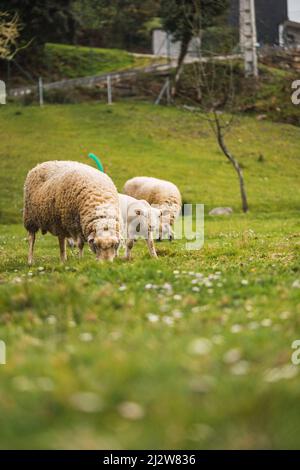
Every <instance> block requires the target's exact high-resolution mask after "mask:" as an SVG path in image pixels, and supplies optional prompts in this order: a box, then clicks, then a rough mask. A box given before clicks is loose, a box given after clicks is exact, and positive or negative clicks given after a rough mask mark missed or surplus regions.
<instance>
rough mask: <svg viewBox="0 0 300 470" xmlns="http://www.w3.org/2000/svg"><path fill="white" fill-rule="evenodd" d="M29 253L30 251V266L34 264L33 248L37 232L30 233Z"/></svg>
mask: <svg viewBox="0 0 300 470" xmlns="http://www.w3.org/2000/svg"><path fill="white" fill-rule="evenodd" d="M28 241H29V251H28V264H32V263H33V248H34V242H35V232H28Z"/></svg>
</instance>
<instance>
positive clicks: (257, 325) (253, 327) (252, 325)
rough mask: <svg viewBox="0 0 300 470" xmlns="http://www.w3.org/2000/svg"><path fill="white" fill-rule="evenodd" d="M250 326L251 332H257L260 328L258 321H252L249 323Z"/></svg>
mask: <svg viewBox="0 0 300 470" xmlns="http://www.w3.org/2000/svg"><path fill="white" fill-rule="evenodd" d="M248 326H249V329H250V330H257V328H258V327H259V324H258V322H257V321H252V322H250V323H249V325H248Z"/></svg>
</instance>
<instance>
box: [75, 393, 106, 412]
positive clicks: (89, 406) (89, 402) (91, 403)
mask: <svg viewBox="0 0 300 470" xmlns="http://www.w3.org/2000/svg"><path fill="white" fill-rule="evenodd" d="M70 403H71V405H72V406H73V408H75V409H77V410H79V411H83V412H84V413H97V412H98V411H101V409H102V400H101V399H100V397H99V396H98V395H97V394H96V393H92V392H78V393H74V394H73V395H71V397H70Z"/></svg>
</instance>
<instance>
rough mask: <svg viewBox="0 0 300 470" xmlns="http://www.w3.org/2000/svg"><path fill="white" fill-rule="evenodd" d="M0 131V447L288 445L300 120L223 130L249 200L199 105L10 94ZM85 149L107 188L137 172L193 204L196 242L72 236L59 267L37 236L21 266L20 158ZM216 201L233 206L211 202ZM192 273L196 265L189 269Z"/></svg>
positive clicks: (79, 153) (48, 240) (299, 309)
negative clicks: (81, 253)
mask: <svg viewBox="0 0 300 470" xmlns="http://www.w3.org/2000/svg"><path fill="white" fill-rule="evenodd" d="M0 134H1V149H0V178H1V182H0V223H1V225H0V253H1V257H0V339H2V340H4V341H5V342H6V344H7V364H6V365H1V366H0V375H1V389H0V413H1V418H2V420H1V421H2V423H3V424H2V426H1V427H0V447H1V448H16V447H17V448H35V447H38V448H95V449H96V448H123V449H127V448H199V449H202V448H216V447H217V448H240V449H244V448H252V449H253V448H273V449H277V448H297V447H299V445H300V439H299V435H300V434H299V431H300V425H299V419H298V415H299V412H300V404H299V399H298V396H299V366H298V367H297V366H292V365H291V354H292V352H293V350H292V349H291V344H292V342H293V341H294V340H295V339H299V338H300V320H299V318H300V316H299V314H300V296H299V293H300V290H299V289H297V288H295V287H294V288H293V287H292V286H293V284H294V283H295V281H296V280H297V279H300V270H299V251H300V230H299V199H300V188H299V160H300V156H299V155H300V143H299V141H300V140H299V129H298V128H296V127H292V126H289V125H282V124H274V123H269V122H267V121H263V122H258V121H257V120H256V119H251V118H242V117H241V118H240V119H239V121H238V122H237V123H236V127H235V128H234V129H233V132H232V134H231V135H229V136H228V145H229V146H230V148H231V149H232V151H233V152H234V153H235V155H236V156H237V157H238V158H239V159H240V161H241V163H242V164H243V167H244V173H245V178H246V182H247V189H248V193H249V203H250V208H251V211H250V213H249V214H248V215H243V214H241V212H240V209H239V207H240V201H239V195H238V186H237V181H236V177H235V174H234V173H233V170H232V168H231V167H230V166H229V165H228V164H227V163H226V161H225V160H224V157H223V156H222V155H221V154H220V152H219V150H218V149H217V147H216V144H215V142H214V140H213V138H212V136H211V133H210V130H209V128H208V127H207V124H206V123H205V121H199V120H198V119H197V117H196V116H194V115H191V114H189V113H186V112H183V111H180V110H177V109H172V108H170V109H168V108H161V107H154V106H151V105H146V104H131V103H127V104H126V103H124V104H116V105H114V106H112V107H107V106H105V105H80V106H77V105H73V106H46V107H45V108H44V109H39V108H38V107H30V108H29V107H27V108H21V107H15V106H11V105H9V106H6V107H5V106H2V107H1V108H0ZM90 151H92V152H94V153H96V154H98V155H99V156H101V158H102V161H103V163H104V165H105V167H106V171H107V172H108V173H109V174H110V176H111V177H112V178H113V179H114V181H115V182H116V184H117V186H118V188H119V189H121V188H122V185H123V184H124V182H125V181H126V179H127V178H129V177H131V176H133V175H137V174H149V175H154V176H158V177H159V176H160V177H164V178H168V179H170V180H172V181H174V182H175V183H177V184H178V186H179V187H180V189H181V191H182V194H183V198H184V200H185V201H186V202H193V203H204V204H205V212H206V217H205V245H204V248H203V249H202V250H200V251H186V250H185V240H176V241H175V242H173V243H172V244H170V243H167V242H164V243H161V244H157V248H158V254H159V260H151V259H149V257H148V253H147V250H146V248H145V246H144V244H143V243H142V242H139V243H138V244H137V246H136V247H135V248H134V251H133V255H134V259H133V261H132V262H130V263H127V262H125V261H123V260H122V259H119V260H117V261H116V262H114V263H113V264H110V265H99V264H97V263H96V261H95V260H94V259H93V256H92V254H91V253H89V252H88V250H86V252H85V257H84V259H83V260H82V261H78V260H77V258H76V254H75V253H70V254H69V260H68V262H67V264H66V265H65V266H62V265H60V263H59V261H58V246H57V245H58V244H57V240H56V239H55V238H54V237H52V236H50V235H49V236H48V235H47V236H45V237H41V236H40V237H38V240H37V245H36V264H35V265H34V267H32V268H28V266H27V264H26V254H27V244H26V240H25V237H26V234H25V232H24V229H23V227H22V224H21V212H20V211H21V209H22V186H23V182H24V178H25V175H26V173H27V171H28V170H29V169H30V168H31V167H32V166H34V165H35V164H36V163H38V162H41V161H44V160H48V159H55V158H57V159H73V160H79V161H83V162H86V163H88V162H89V161H88V160H87V158H86V155H87V153H88V152H90ZM260 154H263V156H264V159H263V162H261V161H260V160H259V155H260ZM217 205H226V206H227V205H230V206H232V207H233V208H234V211H235V213H234V215H233V216H232V217H229V218H225V219H218V218H212V217H210V216H208V215H207V212H208V210H209V209H211V208H212V207H214V206H217ZM196 273H202V274H203V275H204V277H205V278H208V277H209V276H210V279H207V281H206V282H205V283H204V284H203V283H201V282H199V283H198V284H199V285H198V284H197V283H192V281H193V280H194V279H199V278H197V276H196ZM216 273H220V274H216ZM245 281H247V282H245ZM195 282H196V281H195ZM166 283H167V284H169V285H171V287H170V286H168V285H166ZM147 284H151V285H152V286H153V285H154V286H155V287H154V288H151V289H146V288H145V286H146V285H147ZM121 286H126V289H125V290H122V289H121V290H120V289H119V288H120V287H121ZM193 287H199V291H197V290H195V289H194V290H193ZM174 296H175V297H174ZM178 311H180V312H181V313H182V316H181V317H180V314H178ZM149 313H152V314H155V315H157V316H158V317H159V321H158V322H156V323H153V322H151V321H149V319H148V318H149V317H148V314H149ZM178 316H179V317H180V318H178ZM150 318H151V317H150ZM170 318H173V321H172V320H170ZM170 323H172V325H170ZM203 338H204V339H205V340H203ZM232 350H237V351H233V352H232ZM201 352H202V354H201ZM228 352H230V354H228ZM230 360H231V363H230ZM127 402H133V403H135V407H133V409H132V407H131V408H130V407H129V406H128V404H127V405H126V403H127Z"/></svg>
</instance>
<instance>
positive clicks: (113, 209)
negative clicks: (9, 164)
mask: <svg viewBox="0 0 300 470" xmlns="http://www.w3.org/2000/svg"><path fill="white" fill-rule="evenodd" d="M23 214H24V215H23V217H24V226H25V228H26V230H27V231H28V234H29V254H28V262H29V264H32V262H33V249H34V243H35V237H36V233H37V232H38V230H41V232H42V234H45V233H47V232H50V233H51V234H52V235H55V236H57V237H58V240H59V247H60V257H61V260H62V261H63V262H64V261H65V260H66V238H73V239H75V240H77V242H78V247H79V250H80V255H82V251H83V246H84V243H85V242H88V244H89V246H90V248H91V250H92V251H93V252H94V253H95V254H96V258H97V259H98V260H104V259H107V260H110V261H113V259H114V257H115V255H116V251H117V249H118V246H119V243H120V209H119V200H118V193H117V190H116V187H115V185H114V183H113V182H112V180H111V179H110V178H109V176H107V175H106V174H104V173H101V172H99V171H98V170H95V169H93V168H91V167H90V166H88V165H84V164H82V163H78V162H72V161H49V162H44V163H41V164H40V165H37V166H36V167H35V168H33V169H32V170H31V171H29V173H28V175H27V177H26V181H25V186H24V212H23Z"/></svg>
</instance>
